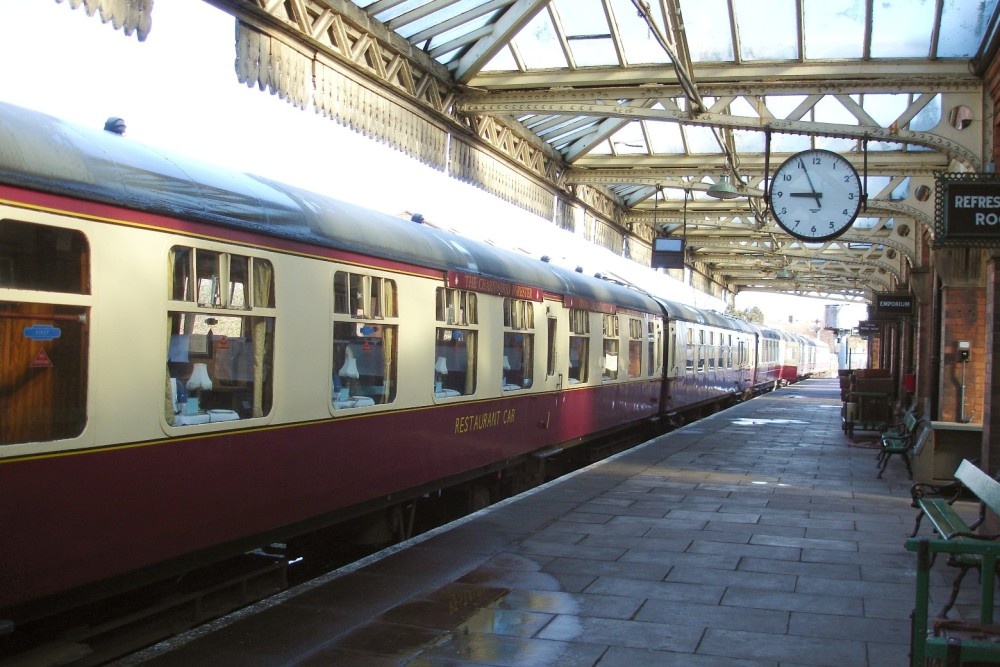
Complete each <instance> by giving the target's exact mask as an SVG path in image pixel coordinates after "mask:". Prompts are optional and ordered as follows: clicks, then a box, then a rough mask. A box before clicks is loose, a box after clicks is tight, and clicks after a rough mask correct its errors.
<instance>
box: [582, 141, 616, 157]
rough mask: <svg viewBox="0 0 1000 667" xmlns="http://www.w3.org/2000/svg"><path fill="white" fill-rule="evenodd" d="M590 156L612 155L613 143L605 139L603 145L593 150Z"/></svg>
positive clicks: (598, 145)
mask: <svg viewBox="0 0 1000 667" xmlns="http://www.w3.org/2000/svg"><path fill="white" fill-rule="evenodd" d="M587 154H588V155H611V142H610V141H608V140H607V139H605V140H604V141H602V142H601V143H599V144H597V145H596V146H594V147H593V148H591V149H590V150H589V151H588V152H587Z"/></svg>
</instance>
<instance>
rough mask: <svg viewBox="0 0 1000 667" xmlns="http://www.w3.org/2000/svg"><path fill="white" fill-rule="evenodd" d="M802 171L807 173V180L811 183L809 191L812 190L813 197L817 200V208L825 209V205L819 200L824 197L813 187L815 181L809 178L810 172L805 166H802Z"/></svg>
mask: <svg viewBox="0 0 1000 667" xmlns="http://www.w3.org/2000/svg"><path fill="white" fill-rule="evenodd" d="M802 171H804V172H805V173H806V180H807V181H809V189H810V190H812V197H813V199H815V200H816V208H823V205H822V204H820V201H819V198H820V197H822V196H823V195H822V193H820V192H816V186H815V185H813V179H812V177H810V176H809V170H808V169H806V166H805V165H804V164H803V165H802Z"/></svg>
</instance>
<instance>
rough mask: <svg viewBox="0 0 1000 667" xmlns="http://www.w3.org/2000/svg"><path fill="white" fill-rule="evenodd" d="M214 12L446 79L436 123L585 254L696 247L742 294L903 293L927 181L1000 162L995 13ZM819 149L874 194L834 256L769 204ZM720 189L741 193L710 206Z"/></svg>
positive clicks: (979, 7) (593, 8)
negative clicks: (545, 189) (514, 171)
mask: <svg viewBox="0 0 1000 667" xmlns="http://www.w3.org/2000/svg"><path fill="white" fill-rule="evenodd" d="M211 4H213V5H216V6H218V7H221V8H222V9H224V10H226V11H229V12H230V13H232V14H234V15H235V16H237V18H239V19H241V20H247V21H250V22H252V23H253V25H255V26H263V27H264V28H266V29H269V30H274V29H275V28H278V29H284V30H286V31H287V34H286V38H287V37H288V35H292V36H297V39H298V40H299V43H300V44H304V45H308V46H311V47H314V48H315V47H316V46H317V45H319V46H323V45H326V46H328V47H330V50H331V51H332V52H333V53H334V54H335V55H336V53H338V52H339V54H340V56H342V57H349V58H353V60H354V64H355V66H356V68H361V69H365V68H366V69H368V70H369V71H370V72H375V73H377V74H378V76H380V77H382V78H383V79H384V80H386V81H387V82H389V84H388V87H390V88H391V87H393V86H395V87H397V88H400V89H403V90H404V93H405V94H406V95H409V96H411V97H413V98H415V99H419V100H422V101H426V100H427V99H429V98H428V96H427V95H426V94H424V91H426V89H427V88H428V86H426V85H422V84H421V83H420V82H416V83H414V82H413V81H409V80H407V78H406V77H407V76H409V77H410V79H414V77H415V76H416V75H415V74H414V72H417V70H420V69H421V68H423V69H424V70H429V71H432V72H433V73H434V75H435V76H436V77H438V78H439V79H441V80H443V81H444V87H443V88H442V87H439V88H438V89H437V94H436V98H435V99H437V100H439V104H440V106H439V108H438V109H437V110H436V111H438V112H440V116H442V117H447V118H449V119H451V120H452V121H453V122H456V121H457V122H458V123H459V124H461V125H462V126H464V127H465V128H467V129H468V130H469V131H470V132H474V133H476V134H477V135H478V137H480V138H482V139H487V140H488V141H490V142H491V143H492V144H493V146H495V147H497V148H498V150H501V151H503V150H506V153H507V157H508V158H509V159H511V160H514V161H517V162H519V163H520V164H521V165H522V166H523V167H524V168H525V170H526V171H527V172H529V175H530V174H534V175H536V176H538V177H539V178H540V179H542V180H544V181H546V182H547V184H548V185H549V186H550V189H552V190H554V191H558V190H559V189H562V190H564V191H567V192H572V193H573V194H574V196H575V197H577V198H578V200H579V201H583V202H585V203H586V204H587V205H588V206H589V207H590V209H589V210H592V211H596V212H597V213H598V214H600V215H596V214H595V218H597V217H599V218H602V221H601V222H599V223H597V222H595V223H590V222H589V221H588V222H587V223H586V224H593V226H594V227H593V229H592V230H590V232H589V234H588V235H589V238H590V240H592V241H593V242H595V243H598V244H599V245H603V246H605V247H608V248H609V249H611V250H614V251H616V252H624V253H626V254H630V256H632V257H633V258H634V259H637V261H640V262H647V263H648V258H649V246H650V245H651V242H652V239H653V237H655V236H671V237H680V238H683V239H684V240H685V246H686V250H685V252H686V257H685V260H686V263H687V264H688V265H689V266H691V267H693V268H694V269H695V270H697V271H698V272H699V274H701V275H704V276H708V277H709V278H710V280H711V282H712V283H714V284H716V285H721V286H724V287H725V288H727V289H729V290H731V291H733V292H740V291H743V290H761V291H770V292H785V293H790V294H799V295H804V296H818V297H824V298H833V299H844V300H847V301H867V300H870V298H871V294H872V292H879V291H886V290H891V289H894V288H896V287H898V286H899V285H900V284H901V283H905V281H906V279H907V276H908V271H909V270H910V269H911V268H912V267H914V266H919V265H920V262H921V248H922V244H926V242H927V237H926V235H927V234H928V233H931V234H932V233H933V216H934V196H933V192H934V184H935V175H936V174H938V173H941V172H955V171H960V172H983V171H988V170H990V167H991V165H989V164H985V163H984V162H985V160H984V157H983V156H984V155H988V154H989V148H988V147H989V144H990V142H991V141H992V127H991V124H992V121H991V118H992V113H993V112H992V104H991V101H990V95H989V91H988V89H987V88H986V87H985V86H984V84H983V80H984V75H985V72H986V69H987V68H988V67H989V65H990V62H991V61H992V59H993V57H994V56H993V50H994V48H995V45H996V37H995V34H994V32H995V30H996V23H997V16H996V13H997V7H996V5H997V0H985V1H973V0H652V1H649V2H647V1H644V0H354V2H347V1H346V0H301V1H296V2H284V3H281V2H264V0H259V1H256V2H247V1H241V0H211ZM366 40H367V41H366ZM376 42H378V50H377V51H376V50H373V47H372V44H374V43H376ZM400 60H402V61H403V62H404V63H405V65H404V66H403V67H400V66H399V65H398V62H399V61H400ZM421 63H427V65H421ZM404 97H405V96H404ZM428 117H433V114H431V115H430V116H428ZM512 145H516V146H517V147H516V148H511V146H512ZM809 148H822V149H827V150H831V151H834V152H836V153H839V154H841V155H843V156H845V157H846V158H848V160H849V161H850V162H851V163H852V165H853V166H854V167H855V168H856V170H857V171H858V173H859V174H860V175H861V176H862V178H863V184H864V186H865V190H866V193H867V204H866V206H865V207H864V208H862V210H861V212H860V214H859V215H858V217H857V219H856V220H855V222H854V224H853V225H852V226H851V227H850V228H849V229H848V230H847V231H846V233H844V234H843V235H841V236H839V237H837V238H835V239H832V240H828V241H824V242H821V243H807V242H803V241H800V240H797V239H796V238H793V237H792V236H790V235H788V234H787V233H785V232H784V231H783V230H782V229H781V228H780V227H778V226H777V225H776V224H775V221H774V218H773V215H771V212H770V210H769V207H768V206H767V200H766V197H765V196H764V195H765V192H766V188H767V187H768V184H769V183H768V179H769V178H770V176H771V175H773V173H774V171H775V170H776V169H777V167H778V166H779V165H780V164H781V163H782V162H783V161H784V160H786V159H788V158H789V157H791V156H792V155H793V154H795V153H797V152H799V151H802V150H805V149H809ZM469 180H472V179H471V178H470V179H469ZM725 180H728V182H729V183H730V184H731V186H732V189H733V190H734V191H735V192H733V193H731V194H732V195H735V196H730V197H728V198H717V197H715V196H711V195H710V193H709V190H710V189H714V190H718V189H719V185H721V184H722V182H723V181H725ZM713 186H716V187H715V188H713ZM723 194H725V193H723ZM549 217H550V218H553V219H554V220H555V221H556V223H557V224H562V225H564V226H568V225H567V224H566V221H565V220H562V219H561V218H560V213H559V211H556V213H555V215H554V216H551V215H550V216H549ZM921 239H923V240H921Z"/></svg>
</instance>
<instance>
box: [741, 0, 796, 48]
mask: <svg viewBox="0 0 1000 667" xmlns="http://www.w3.org/2000/svg"><path fill="white" fill-rule="evenodd" d="M733 8H734V13H735V14H736V29H737V31H738V34H739V38H740V58H742V59H743V60H794V59H796V58H798V57H799V47H798V28H797V27H796V9H795V0H770V1H769V2H768V3H767V11H761V9H762V8H761V3H760V1H759V0H735V1H734V3H733Z"/></svg>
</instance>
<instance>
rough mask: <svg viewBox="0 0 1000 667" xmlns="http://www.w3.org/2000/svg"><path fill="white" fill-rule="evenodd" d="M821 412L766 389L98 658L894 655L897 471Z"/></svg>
mask: <svg viewBox="0 0 1000 667" xmlns="http://www.w3.org/2000/svg"><path fill="white" fill-rule="evenodd" d="M840 408H841V406H840V403H839V386H838V384H837V381H836V380H810V381H807V382H804V383H800V384H798V385H795V386H793V387H789V388H787V389H784V390H779V391H776V392H774V393H772V394H769V395H767V396H764V397H761V398H759V399H756V400H754V401H751V402H748V403H744V404H741V405H738V406H736V407H734V408H732V409H730V410H727V411H725V412H721V413H718V414H716V415H714V416H712V417H710V418H708V419H705V420H702V421H700V422H698V423H696V424H692V425H690V426H687V427H684V428H682V429H679V430H677V431H675V432H673V433H671V434H668V435H665V436H661V437H659V438H656V439H655V440H652V441H650V442H649V443H647V444H645V445H643V446H641V447H639V448H636V449H633V450H630V451H628V452H625V453H623V454H620V455H618V456H616V457H614V458H613V459H609V460H607V461H604V462H601V463H598V464H595V465H593V466H591V467H589V468H587V469H585V470H583V471H580V472H578V473H575V474H573V475H571V476H569V477H568V478H564V479H562V480H559V481H557V482H554V483H551V484H549V485H546V486H544V487H541V488H540V489H537V490H535V491H534V492H532V493H530V494H528V495H526V496H522V497H519V498H516V499H512V500H510V501H505V502H503V503H501V504H499V505H496V506H494V507H491V508H489V509H487V510H484V511H482V512H480V513H478V514H476V515H473V516H472V517H469V518H467V519H464V520H462V521H460V522H457V523H456V524H453V525H451V526H448V527H446V528H444V529H439V530H436V531H433V532H432V533H430V534H428V535H425V536H421V537H420V538H418V539H415V540H413V541H412V542H411V543H409V544H407V545H404V547H403V548H396V549H392V550H389V551H388V552H387V553H383V554H381V555H379V556H378V557H373V558H370V559H366V561H363V562H362V563H360V564H358V565H357V566H353V567H351V568H346V569H344V570H341V571H338V572H336V573H332V574H331V575H328V576H326V577H323V578H322V579H320V580H317V581H316V582H310V583H309V584H306V585H303V586H300V587H298V588H297V589H295V590H293V591H289V592H287V593H284V594H282V595H280V596H277V597H276V598H275V599H273V600H269V601H267V602H265V603H261V604H259V605H256V606H255V607H253V608H251V609H249V610H246V611H244V612H241V613H240V614H236V615H234V616H232V617H229V618H227V619H223V620H221V621H218V622H216V623H213V624H210V625H209V626H207V627H205V628H200V629H197V630H195V631H193V632H192V633H189V634H188V635H185V636H181V637H179V638H177V639H175V640H171V642H167V643H164V644H163V645H160V646H158V647H155V648H153V649H151V650H148V651H146V652H144V653H142V654H138V655H136V656H132V657H131V658H129V659H127V660H125V661H121V663H120V664H122V665H132V664H144V665H152V666H155V667H166V666H172V665H192V664H211V665H215V666H224V665H234V666H235V665H240V666H248V665H268V666H270V665H296V666H310V667H311V666H316V665H338V666H340V665H342V666H346V667H352V666H354V665H365V666H366V667H373V666H374V667H379V666H381V665H408V666H414V667H425V666H426V667H431V666H434V667H437V666H445V665H454V666H460V665H494V666H518V667H523V666H526V665H538V666H548V665H552V666H557V665H558V666H559V667H564V666H577V665H578V666H581V667H584V666H586V667H590V666H599V667H624V666H629V667H634V666H636V665H640V666H642V667H659V666H667V665H670V666H673V665H684V666H685V667H690V666H693V667H700V666H709V665H711V666H728V665H740V666H745V667H765V666H768V667H779V666H780V667H795V666H806V665H809V666H831V667H834V666H836V667H843V666H851V667H854V666H857V667H876V666H886V667H890V666H891V667H895V666H898V665H905V664H908V659H907V655H908V648H909V647H908V643H909V634H910V627H909V614H910V610H911V607H912V605H913V597H914V571H915V561H914V556H913V554H911V553H910V552H907V551H906V550H905V549H904V547H903V543H904V541H905V539H906V537H907V535H908V534H909V532H910V530H911V529H912V526H913V521H914V518H915V510H914V509H912V508H911V507H910V497H909V487H910V484H911V482H910V480H909V479H908V478H907V476H906V472H905V469H904V468H903V465H902V463H901V462H899V461H893V462H892V463H891V464H890V466H889V468H888V470H887V471H886V473H885V475H884V476H883V479H876V477H875V476H876V474H877V469H876V466H875V450H874V449H873V448H872V445H871V443H870V442H868V443H866V442H864V440H865V438H864V437H859V438H858V440H859V441H860V442H857V443H856V442H853V441H852V440H851V439H849V438H847V437H846V435H845V434H844V432H843V429H842V428H841V423H840V419H841V417H840V414H841V413H840ZM872 435H873V436H874V435H877V434H872ZM925 530H926V529H925ZM952 577H953V571H951V570H949V568H947V567H945V566H944V565H943V564H941V565H938V566H936V567H935V572H934V579H933V584H934V595H933V598H932V599H933V601H934V602H933V604H934V605H937V604H938V602H939V601H943V600H944V599H945V598H946V597H947V593H948V589H949V587H950V584H951V579H952ZM969 579H970V580H973V579H974V577H970V578H969ZM975 592H976V586H975V584H974V583H973V584H971V585H969V586H966V587H965V588H964V589H963V595H962V597H961V598H960V603H959V605H958V606H957V608H956V611H955V612H953V617H955V618H959V617H962V616H963V615H966V616H971V617H974V616H975V615H976V611H975V608H974V607H973V606H972V603H973V600H974V595H973V594H974V593H975Z"/></svg>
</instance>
